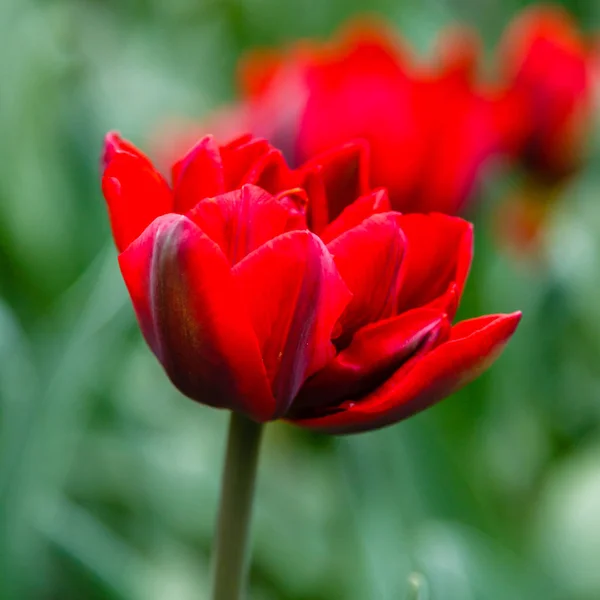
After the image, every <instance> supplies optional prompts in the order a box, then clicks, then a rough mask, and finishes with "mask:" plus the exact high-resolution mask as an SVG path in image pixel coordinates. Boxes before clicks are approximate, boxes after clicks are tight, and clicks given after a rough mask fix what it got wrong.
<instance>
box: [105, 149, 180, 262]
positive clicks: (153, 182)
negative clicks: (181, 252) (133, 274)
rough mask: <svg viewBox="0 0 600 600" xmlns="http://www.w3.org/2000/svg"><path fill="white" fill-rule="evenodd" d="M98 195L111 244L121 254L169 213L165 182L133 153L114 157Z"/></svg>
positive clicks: (168, 196)
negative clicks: (104, 208) (103, 204)
mask: <svg viewBox="0 0 600 600" xmlns="http://www.w3.org/2000/svg"><path fill="white" fill-rule="evenodd" d="M102 193H103V194H104V198H105V199H106V203H107V206H108V214H109V217H110V224H111V227H112V232H113V236H114V238H115V244H116V245H117V249H118V250H119V252H122V251H123V250H125V248H127V246H129V244H131V242H133V240H135V238H137V237H138V236H139V235H140V234H141V233H142V232H143V231H144V229H146V227H148V225H150V223H152V221H153V220H154V219H156V217H159V216H160V215H164V214H165V213H168V212H171V211H172V210H173V197H172V194H171V190H170V189H169V186H168V185H167V182H166V181H165V180H164V179H163V177H162V175H161V174H160V173H159V172H158V171H156V170H155V169H154V168H153V167H152V165H151V164H150V163H149V161H148V160H147V159H145V158H141V157H139V156H137V155H136V154H130V153H128V152H118V153H117V154H114V155H113V157H112V159H111V160H110V162H109V163H108V166H107V168H106V170H105V171H104V175H103V176H102Z"/></svg>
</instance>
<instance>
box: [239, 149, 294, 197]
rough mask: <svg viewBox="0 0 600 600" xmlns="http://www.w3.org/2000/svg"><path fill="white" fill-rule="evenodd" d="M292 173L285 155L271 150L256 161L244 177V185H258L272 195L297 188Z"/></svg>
mask: <svg viewBox="0 0 600 600" xmlns="http://www.w3.org/2000/svg"><path fill="white" fill-rule="evenodd" d="M292 177H293V176H292V171H291V170H290V168H289V167H288V166H287V163H286V162H285V158H284V157H283V154H282V153H281V152H280V151H279V150H275V149H274V148H273V149H271V150H270V151H269V152H267V153H266V154H264V155H263V156H262V157H261V158H260V159H259V160H257V161H256V163H255V164H254V166H253V167H252V169H250V171H249V172H248V173H247V174H246V176H245V177H244V183H252V184H254V185H257V186H259V187H261V188H263V189H264V190H267V192H270V193H271V194H276V193H277V192H281V191H282V190H287V189H289V188H292V187H295V185H294V180H293V178H292Z"/></svg>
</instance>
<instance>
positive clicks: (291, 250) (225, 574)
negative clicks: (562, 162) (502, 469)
mask: <svg viewBox="0 0 600 600" xmlns="http://www.w3.org/2000/svg"><path fill="white" fill-rule="evenodd" d="M369 164H370V161H369V156H368V148H367V146H366V145H365V144H364V143H362V142H356V143H350V144H346V145H343V146H341V147H339V148H336V149H334V150H331V151H328V152H327V153H326V154H323V155H319V156H317V157H315V158H313V159H312V160H311V161H310V162H308V163H306V164H304V165H303V166H300V167H299V168H297V169H290V168H289V167H288V166H287V165H286V163H285V161H284V159H283V156H282V154H281V152H279V150H276V149H274V148H273V147H271V146H270V145H269V144H268V143H267V142H266V141H265V140H262V139H257V138H253V137H252V136H250V135H246V136H243V137H240V138H238V139H236V140H234V141H233V142H230V143H229V144H227V145H224V146H218V145H217V144H216V143H215V141H214V140H213V138H212V137H210V136H209V137H205V138H203V139H201V140H200V141H199V142H198V143H197V144H196V145H195V146H194V147H193V148H192V149H191V150H190V151H189V152H188V153H187V154H186V155H185V156H184V157H183V158H182V159H181V160H180V161H178V162H177V163H176V164H174V165H173V168H172V174H171V183H170V184H169V183H168V182H167V181H166V180H165V178H164V177H163V176H162V175H161V174H160V173H159V172H158V171H157V170H156V169H155V168H154V167H153V166H152V163H151V162H150V160H149V159H148V158H147V157H146V156H145V155H144V154H142V153H141V152H140V151H139V150H137V149H136V148H135V147H134V146H133V145H132V144H130V143H129V142H126V141H124V140H123V139H121V138H120V137H119V136H118V135H117V134H115V133H112V134H109V135H108V136H107V137H106V142H105V148H104V155H103V177H102V189H103V192H104V196H105V198H106V201H107V205H108V211H109V215H110V220H111V225H112V230H113V234H114V238H115V242H116V245H117V248H118V251H119V253H120V254H119V264H120V267H121V271H122V274H123V278H124V280H125V283H126V285H127V289H128V290H129V294H130V296H131V300H132V302H133V306H134V309H135V312H136V315H137V318H138V321H139V324H140V328H141V330H142V333H143V335H144V338H145V339H146V342H147V343H148V345H149V346H150V348H151V350H152V352H153V353H154V354H155V356H156V357H157V358H158V360H159V361H160V363H161V364H162V366H163V368H164V370H165V372H166V373H167V375H168V376H169V378H170V379H171V381H172V382H173V384H174V385H175V386H176V387H177V388H178V389H179V390H180V391H181V392H182V393H183V394H185V395H186V396H188V397H190V398H192V399H193V400H196V401H197V402H200V403H203V404H207V405H210V406H214V407H218V408H225V409H229V410H231V411H233V413H232V420H231V422H232V424H231V429H230V436H229V443H228V453H227V459H226V466H225V476H224V484H223V497H222V504H221V511H220V517H219V524H218V532H217V543H216V559H215V575H214V578H215V583H214V598H221V599H225V598H238V596H239V594H240V593H241V592H240V590H241V589H242V582H243V574H244V564H245V561H244V557H245V554H246V552H245V548H246V545H245V540H246V538H247V528H248V521H249V518H248V517H249V512H250V506H251V498H252V485H253V480H254V470H255V466H256V455H257V452H258V445H259V439H260V431H261V426H260V424H261V423H264V422H266V421H270V420H274V419H286V420H288V421H290V422H292V423H294V424H295V425H298V426H300V427H304V428H307V429H312V430H315V431H320V432H324V433H330V434H349V433H357V432H363V431H368V430H371V429H377V428H380V427H383V426H386V425H391V424H393V423H396V422H397V421H399V420H401V419H404V418H407V417H409V416H411V415H413V414H415V413H417V412H419V411H421V410H423V409H425V408H427V407H428V406H431V405H432V404H434V403H436V402H438V401H439V400H441V399H442V398H444V397H446V396H448V395H449V394H452V393H453V392H455V391H456V390H457V389H459V388H461V387H462V386H464V385H465V384H466V383H468V382H469V381H471V380H472V379H473V378H474V377H476V376H477V375H479V374H480V373H481V372H482V371H483V370H484V369H486V368H487V367H488V366H489V365H490V364H491V363H492V362H493V361H494V360H495V358H497V356H498V355H499V353H500V352H501V350H502V348H503V347H504V345H505V344H506V342H507V341H508V340H509V338H510V337H511V336H512V334H513V332H514V331H515V329H516V327H517V324H518V322H519V319H520V313H514V314H508V315H489V316H484V317H478V318H475V319H471V320H468V321H463V322H460V323H458V324H455V325H453V324H452V320H453V317H454V315H455V312H456V310H457V307H458V303H459V301H460V297H461V293H462V291H463V287H464V284H465V280H466V278H467V274H468V271H469V266H470V263H471V258H472V253H473V235H472V227H471V225H470V224H469V223H467V222H466V221H464V220H462V219H459V218H456V217H451V216H447V215H442V214H410V215H402V214H400V213H398V212H394V211H392V210H391V205H390V201H389V198H388V195H387V192H386V190H385V189H382V188H379V189H369V173H368V168H369Z"/></svg>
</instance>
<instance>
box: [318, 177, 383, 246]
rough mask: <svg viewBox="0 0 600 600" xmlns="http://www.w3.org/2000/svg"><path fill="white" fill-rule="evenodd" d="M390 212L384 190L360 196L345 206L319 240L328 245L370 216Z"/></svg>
mask: <svg viewBox="0 0 600 600" xmlns="http://www.w3.org/2000/svg"><path fill="white" fill-rule="evenodd" d="M390 210H392V206H391V204H390V199H389V196H388V193H387V190H385V189H383V188H382V189H378V190H375V191H373V192H370V193H369V194H367V195H366V196H361V197H360V198H358V199H357V200H355V201H354V202H353V203H352V204H350V205H349V206H347V207H346V208H345V209H344V210H343V211H342V214H341V215H340V216H339V217H338V218H337V219H335V221H333V223H330V224H329V225H328V226H327V227H326V228H325V229H324V231H323V232H322V233H321V234H320V236H319V237H320V238H321V239H322V240H323V241H324V242H325V243H326V244H328V243H329V242H331V240H333V239H335V238H336V237H338V236H340V235H342V233H344V232H345V231H348V230H349V229H352V228H353V227H356V226H357V225H360V224H361V223H362V222H363V221H364V220H365V219H367V218H369V217H370V216H372V215H375V214H378V213H383V212H388V211H390Z"/></svg>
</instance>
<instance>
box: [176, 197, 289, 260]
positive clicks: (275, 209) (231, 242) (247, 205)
mask: <svg viewBox="0 0 600 600" xmlns="http://www.w3.org/2000/svg"><path fill="white" fill-rule="evenodd" d="M187 216H188V217H189V218H190V219H191V220H192V221H193V222H194V223H196V225H198V227H200V229H202V231H203V232H204V233H206V235H208V237H209V238H210V239H211V240H213V241H214V242H216V243H217V244H218V245H219V246H220V247H221V250H222V251H223V253H224V254H225V256H227V258H229V260H230V262H231V264H232V265H233V264H235V263H237V262H239V261H240V260H242V258H244V257H245V256H246V255H247V254H249V253H250V252H252V251H254V250H256V248H258V247H259V246H262V245H263V244H265V243H266V242H268V241H269V240H271V239H273V238H274V237H276V236H278V235H280V234H282V233H284V232H286V231H289V230H290V229H294V228H296V226H297V225H298V215H297V207H296V206H295V205H293V204H292V203H286V202H283V201H278V200H277V199H276V198H274V197H273V196H271V194H269V193H268V192H265V191H264V190H262V189H261V188H258V187H256V186H254V185H245V186H244V187H242V189H241V190H234V191H233V192H228V193H227V194H221V195H220V196H217V197H216V198H206V199H204V200H202V201H201V202H199V203H198V204H197V205H196V206H195V207H194V209H192V210H191V211H189V213H188V214H187Z"/></svg>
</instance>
